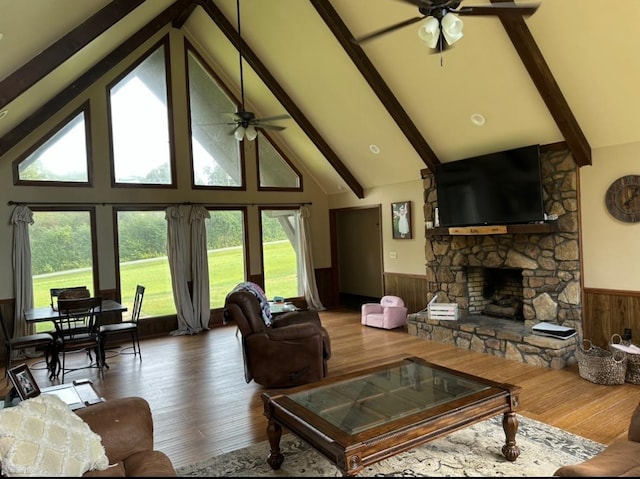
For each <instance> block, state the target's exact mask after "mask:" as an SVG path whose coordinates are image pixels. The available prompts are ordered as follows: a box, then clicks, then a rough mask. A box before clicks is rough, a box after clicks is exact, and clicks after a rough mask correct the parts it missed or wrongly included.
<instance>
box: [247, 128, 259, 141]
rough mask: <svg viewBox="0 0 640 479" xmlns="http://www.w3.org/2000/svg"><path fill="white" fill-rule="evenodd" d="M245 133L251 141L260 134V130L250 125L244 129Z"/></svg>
mask: <svg viewBox="0 0 640 479" xmlns="http://www.w3.org/2000/svg"><path fill="white" fill-rule="evenodd" d="M244 135H245V137H246V138H247V140H249V141H253V140H255V139H256V136H258V131H257V130H256V128H255V127H254V126H253V125H249V126H248V127H247V129H246V130H245V131H244Z"/></svg>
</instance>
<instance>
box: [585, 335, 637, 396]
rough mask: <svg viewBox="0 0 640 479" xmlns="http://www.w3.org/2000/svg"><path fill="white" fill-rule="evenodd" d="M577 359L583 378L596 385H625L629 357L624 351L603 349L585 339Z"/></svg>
mask: <svg viewBox="0 0 640 479" xmlns="http://www.w3.org/2000/svg"><path fill="white" fill-rule="evenodd" d="M585 345H587V347H586V348H585V347H584V346H585ZM576 359H577V361H578V371H579V373H580V377H581V378H583V379H586V380H587V381H591V382H592V383H596V384H607V385H611V384H624V381H625V374H626V372H627V357H626V356H625V355H624V354H623V353H622V351H609V350H606V349H602V348H600V347H598V346H595V345H593V344H591V341H590V340H589V339H584V340H583V341H582V344H581V345H580V346H579V347H578V349H577V350H576Z"/></svg>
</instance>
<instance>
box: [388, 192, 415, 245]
mask: <svg viewBox="0 0 640 479" xmlns="http://www.w3.org/2000/svg"><path fill="white" fill-rule="evenodd" d="M391 224H392V231H393V239H411V238H412V235H411V201H400V202H398V203H391Z"/></svg>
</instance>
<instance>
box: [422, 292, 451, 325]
mask: <svg viewBox="0 0 640 479" xmlns="http://www.w3.org/2000/svg"><path fill="white" fill-rule="evenodd" d="M437 299H438V295H435V296H434V297H433V299H432V300H431V301H429V304H428V305H427V314H428V318H429V319H433V320H436V321H456V320H457V319H458V303H436V300H437Z"/></svg>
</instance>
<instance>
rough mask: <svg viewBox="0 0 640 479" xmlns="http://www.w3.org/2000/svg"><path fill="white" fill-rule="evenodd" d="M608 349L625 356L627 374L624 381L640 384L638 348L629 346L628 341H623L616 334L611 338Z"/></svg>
mask: <svg viewBox="0 0 640 479" xmlns="http://www.w3.org/2000/svg"><path fill="white" fill-rule="evenodd" d="M621 346H622V347H621ZM609 349H610V350H611V351H620V352H622V354H624V355H625V356H626V358H627V372H626V374H625V376H624V378H625V381H626V382H628V383H633V384H640V348H638V346H636V345H634V344H631V342H630V341H625V340H623V339H622V337H621V336H620V335H619V334H617V333H616V334H614V335H613V336H611V342H609Z"/></svg>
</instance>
